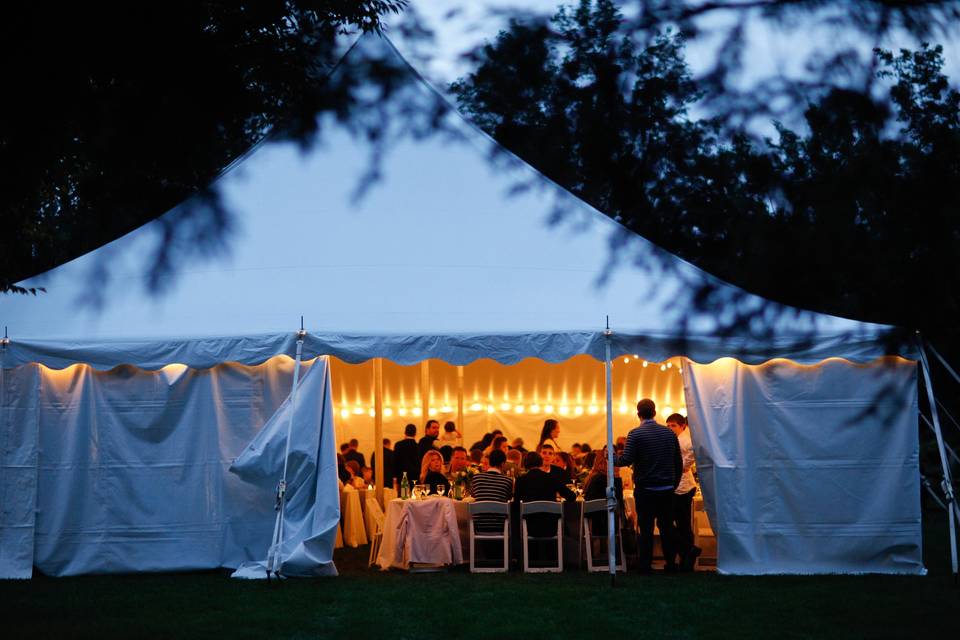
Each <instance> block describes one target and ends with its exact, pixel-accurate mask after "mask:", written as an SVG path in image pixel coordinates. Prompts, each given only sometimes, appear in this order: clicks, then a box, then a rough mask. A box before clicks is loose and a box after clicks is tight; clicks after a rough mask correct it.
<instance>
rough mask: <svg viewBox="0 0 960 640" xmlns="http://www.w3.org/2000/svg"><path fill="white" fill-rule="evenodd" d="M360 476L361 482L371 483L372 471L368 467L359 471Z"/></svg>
mask: <svg viewBox="0 0 960 640" xmlns="http://www.w3.org/2000/svg"><path fill="white" fill-rule="evenodd" d="M360 475H362V476H363V481H364V482H365V483H367V484H372V483H373V469H371V468H370V467H364V468H363V469H360Z"/></svg>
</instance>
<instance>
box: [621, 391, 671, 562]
mask: <svg viewBox="0 0 960 640" xmlns="http://www.w3.org/2000/svg"><path fill="white" fill-rule="evenodd" d="M656 415H657V406H656V405H655V404H654V402H653V400H650V399H649V398H644V399H643V400H641V401H640V402H638V403H637V416H638V417H639V418H640V426H638V427H636V428H635V429H633V430H632V431H630V433H629V434H627V443H626V445H625V446H624V448H623V455H621V456H618V457H617V458H616V459H615V460H614V465H615V466H618V467H624V466H626V465H628V464H632V465H633V484H634V487H635V489H634V494H633V495H634V500H635V501H636V505H637V525H638V528H639V532H638V533H637V549H638V552H639V555H640V571H641V572H649V571H650V562H651V560H652V558H653V523H654V520H656V523H657V528H658V529H659V530H660V544H661V545H662V547H663V557H664V558H666V559H667V562H666V564H665V565H664V569H665V570H666V571H676V570H677V564H676V562H675V560H674V558H675V557H676V541H675V539H674V538H675V534H674V527H673V492H674V490H675V489H676V488H677V485H678V484H680V478H681V476H682V475H683V458H682V456H681V455H680V443H679V441H678V440H677V436H676V435H675V434H674V433H673V432H672V431H670V429H668V428H667V427H665V426H663V425H661V424H657V421H656V420H654V416H656Z"/></svg>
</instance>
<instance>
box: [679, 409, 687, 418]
mask: <svg viewBox="0 0 960 640" xmlns="http://www.w3.org/2000/svg"><path fill="white" fill-rule="evenodd" d="M677 413H679V414H680V415H682V416H683V417H684V418H686V417H687V408H686V407H680V408H679V409H677Z"/></svg>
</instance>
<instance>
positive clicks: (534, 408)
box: [530, 403, 540, 413]
mask: <svg viewBox="0 0 960 640" xmlns="http://www.w3.org/2000/svg"><path fill="white" fill-rule="evenodd" d="M530 413H540V405H538V404H537V403H533V404H532V405H530Z"/></svg>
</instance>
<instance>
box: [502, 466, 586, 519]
mask: <svg viewBox="0 0 960 640" xmlns="http://www.w3.org/2000/svg"><path fill="white" fill-rule="evenodd" d="M523 466H524V467H525V468H526V469H527V472H526V473H525V474H524V475H522V476H520V477H519V478H518V479H517V488H516V492H515V495H516V498H517V500H520V501H521V502H536V501H539V500H546V501H548V502H552V501H554V500H556V499H557V495H558V494H559V495H561V496H563V498H564V499H566V500H576V498H577V496H576V494H574V493H573V491H571V490H570V489H568V488H567V486H566V485H565V484H563V482H562V481H561V480H560V479H559V478H558V477H557V476H556V475H554V474H551V473H549V472H548V471H549V468H548V469H547V470H544V468H543V458H542V457H541V456H540V454H539V453H537V452H535V451H531V452H530V453H528V454H527V457H526V458H524V459H523ZM556 530H557V516H555V515H552V514H549V513H534V514H531V515H529V516H527V532H528V533H529V534H530V535H531V536H550V535H553V534H554V533H556Z"/></svg>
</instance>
